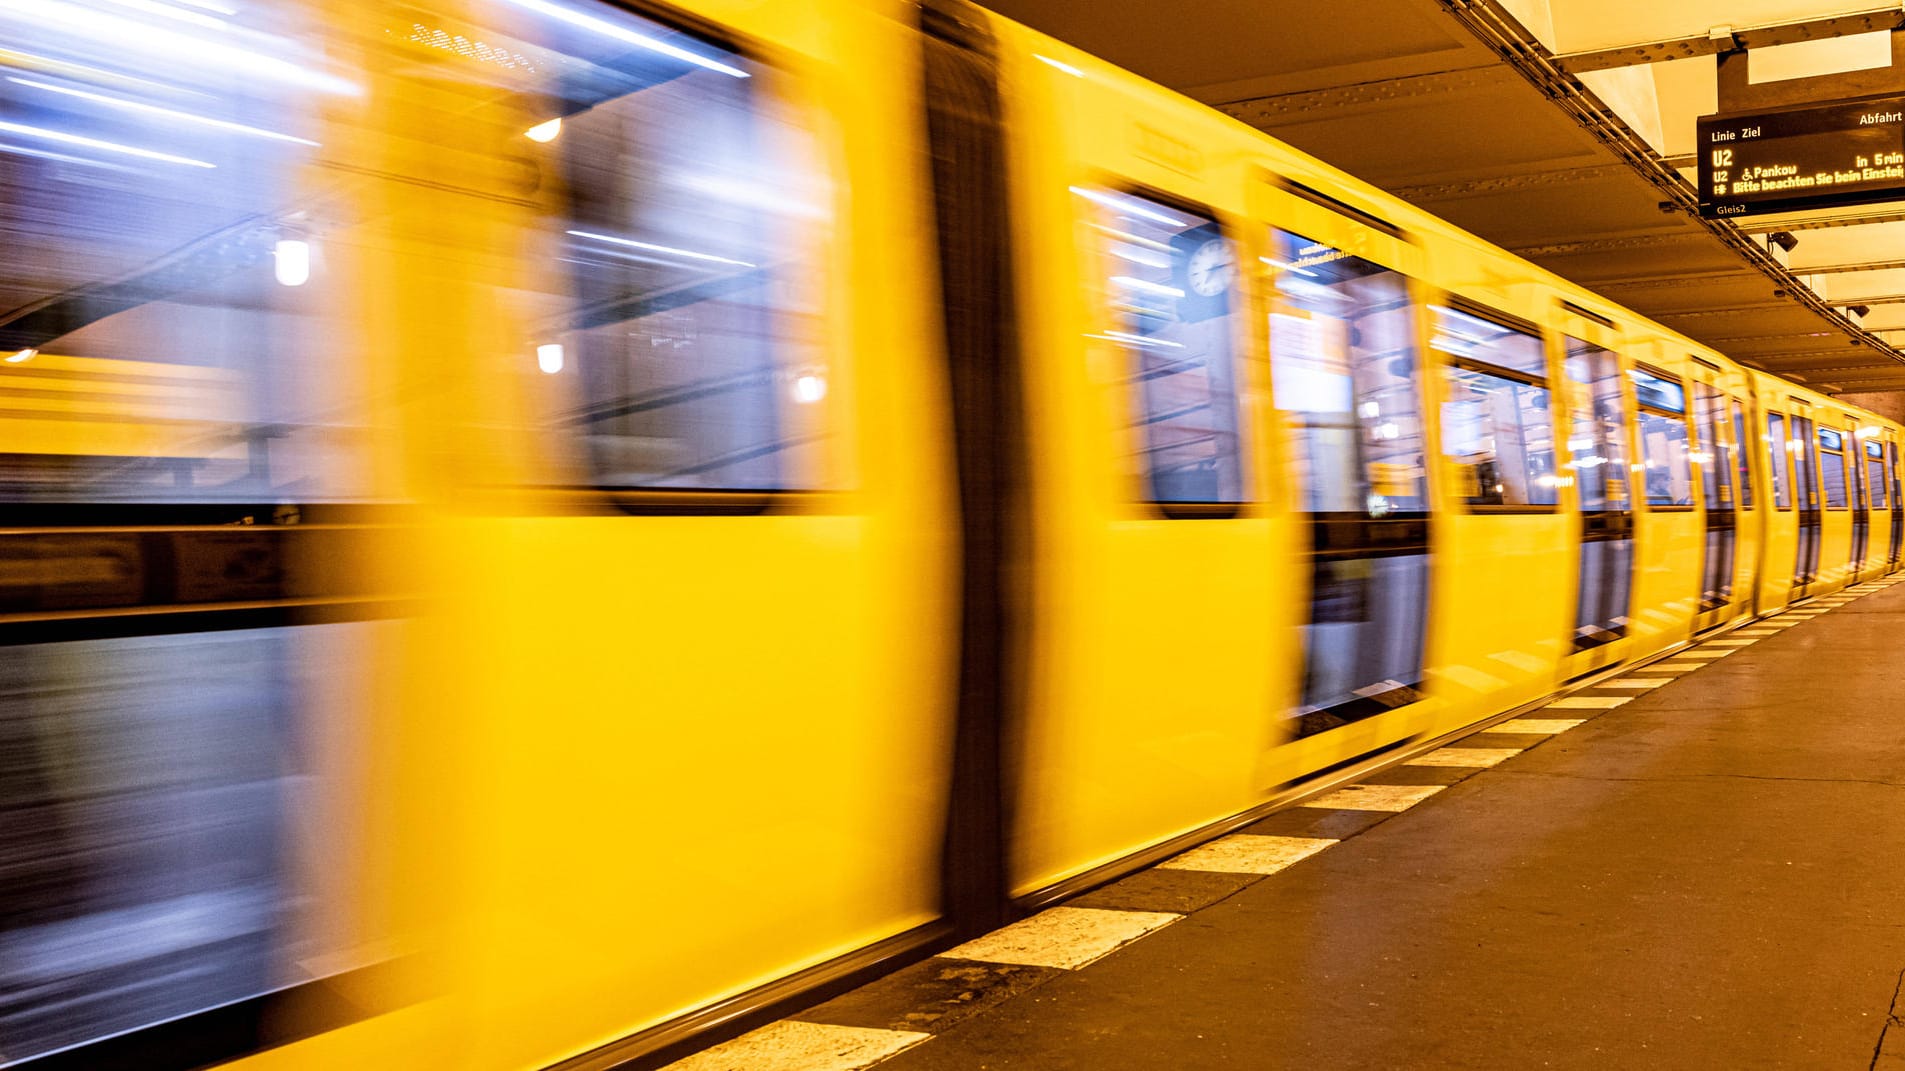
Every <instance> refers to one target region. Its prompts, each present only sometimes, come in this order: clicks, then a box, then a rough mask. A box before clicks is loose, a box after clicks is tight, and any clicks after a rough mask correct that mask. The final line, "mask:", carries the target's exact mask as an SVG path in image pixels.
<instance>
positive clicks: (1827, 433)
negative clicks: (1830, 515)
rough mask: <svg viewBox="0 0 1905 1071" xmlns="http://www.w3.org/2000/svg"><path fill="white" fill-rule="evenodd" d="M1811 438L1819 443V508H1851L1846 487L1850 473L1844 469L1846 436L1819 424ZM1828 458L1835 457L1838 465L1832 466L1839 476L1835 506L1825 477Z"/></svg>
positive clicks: (1850, 498) (1850, 494) (1848, 489)
mask: <svg viewBox="0 0 1905 1071" xmlns="http://www.w3.org/2000/svg"><path fill="white" fill-rule="evenodd" d="M1813 437H1814V438H1815V439H1817V440H1818V443H1819V455H1820V457H1819V503H1820V508H1821V509H1828V510H1846V509H1849V508H1851V500H1852V492H1851V488H1850V487H1849V486H1848V479H1849V478H1850V476H1851V473H1849V472H1848V471H1847V469H1846V450H1845V447H1846V434H1845V432H1843V431H1841V430H1840V429H1838V428H1829V427H1826V426H1825V425H1824V424H1819V425H1816V426H1815V428H1814V430H1813ZM1829 457H1836V458H1838V459H1839V463H1838V465H1836V466H1834V468H1835V469H1836V471H1837V472H1838V475H1839V483H1838V492H1839V495H1838V502H1837V504H1834V502H1833V484H1832V481H1830V480H1829V479H1827V477H1826V467H1827V465H1828V464H1829V462H1828V461H1827V458H1829Z"/></svg>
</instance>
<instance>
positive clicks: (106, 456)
mask: <svg viewBox="0 0 1905 1071" xmlns="http://www.w3.org/2000/svg"><path fill="white" fill-rule="evenodd" d="M181 10H182V9H174V8H171V7H168V6H165V5H159V4H131V3H128V4H122V5H107V6H105V7H95V6H92V5H73V4H67V3H32V4H5V5H0V39H4V40H5V42H6V52H5V53H4V56H5V63H6V64H7V65H8V67H7V71H8V74H9V76H8V77H6V78H4V79H0V113H4V114H3V115H0V118H3V119H4V120H5V122H4V124H3V128H4V133H3V134H0V190H4V196H0V247H3V248H4V249H5V250H6V254H5V256H4V257H0V310H4V313H5V315H4V317H0V319H4V320H5V323H4V325H0V357H4V360H5V363H4V364H0V407H3V408H5V409H7V410H8V411H9V412H10V413H12V414H15V415H16V416H19V415H24V414H40V415H42V417H43V418H44V419H40V420H19V421H18V422H17V423H16V424H15V425H14V426H13V427H12V428H11V429H10V435H9V441H8V443H7V444H6V446H5V447H4V448H3V449H0V501H18V500H22V499H39V500H62V501H75V500H79V501H91V502H113V501H128V500H130V501H140V502H216V501H243V502H283V501H312V500H335V499H343V498H354V497H360V496H362V495H364V494H366V493H367V492H368V490H369V489H368V474H367V465H366V457H365V453H364V451H363V449H362V438H361V436H360V434H359V432H358V429H357V428H355V427H353V422H354V421H356V420H357V419H358V418H359V414H361V413H362V412H363V411H364V408H365V406H364V402H363V401H362V397H363V391H364V384H363V383H362V382H361V380H360V378H359V375H358V368H357V366H356V365H355V364H354V363H353V362H352V361H346V360H340V359H339V358H340V356H344V355H341V354H339V353H338V352H337V350H336V348H335V346H334V344H333V343H332V341H331V340H329V339H328V338H327V337H326V331H325V324H326V318H327V317H328V316H330V315H333V314H334V310H335V308H336V303H337V302H338V301H340V300H341V299H342V298H343V296H344V295H346V294H347V293H348V288H347V281H346V280H341V279H339V278H337V276H336V273H335V272H333V270H332V267H331V261H330V260H329V258H327V256H326V242H325V234H326V232H327V227H329V226H330V222H331V221H330V216H332V215H334V214H335V213H334V212H331V211H327V210H325V209H324V208H323V207H321V206H319V205H314V204H313V203H312V199H311V198H310V197H309V196H308V193H307V191H306V188H305V185H306V184H307V183H308V182H309V181H310V179H311V177H312V175H311V173H312V172H313V170H314V169H315V167H316V161H317V159H318V157H319V156H320V154H330V153H335V152H336V150H337V147H335V146H332V147H330V148H326V147H325V146H323V145H321V144H320V139H321V138H323V137H324V136H325V135H324V132H323V131H322V130H321V129H319V120H320V116H321V114H322V112H323V110H324V109H326V108H330V107H335V106H336V104H335V102H338V101H341V100H345V99H348V98H350V97H352V96H355V95H358V94H361V93H362V91H363V90H362V86H361V85H359V84H358V83H357V82H356V81H354V80H353V79H352V78H350V77H348V76H347V75H346V74H341V73H339V72H338V71H335V70H333V69H330V68H329V67H327V66H326V65H325V64H324V62H323V60H322V50H321V49H316V48H312V47H311V46H310V42H312V41H313V40H317V39H321V38H322V36H323V26H322V25H321V24H320V23H318V22H317V21H316V20H315V19H313V18H308V17H307V15H308V14H310V13H309V12H308V11H307V10H306V9H305V8H304V7H303V6H301V5H293V4H281V3H273V4H245V5H238V6H235V7H232V8H229V9H228V8H226V7H225V6H224V5H218V10H220V11H226V12H228V14H227V15H224V16H221V17H219V18H216V19H214V18H213V17H212V16H209V15H204V14H196V13H189V12H187V13H180V11H181ZM181 20H183V21H181ZM201 24H203V25H204V28H203V29H195V28H193V27H197V26H199V25H201ZM187 57H190V58H189V60H188V59H187ZM129 71H137V72H138V76H137V77H129V76H128V74H127V73H126V72H129Z"/></svg>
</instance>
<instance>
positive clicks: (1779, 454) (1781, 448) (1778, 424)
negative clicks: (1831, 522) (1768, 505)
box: [1766, 413, 1793, 509]
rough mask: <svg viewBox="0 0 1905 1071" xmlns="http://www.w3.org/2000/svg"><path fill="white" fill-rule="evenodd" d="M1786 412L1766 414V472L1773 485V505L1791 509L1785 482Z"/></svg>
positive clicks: (1788, 490) (1790, 500) (1786, 453)
mask: <svg viewBox="0 0 1905 1071" xmlns="http://www.w3.org/2000/svg"><path fill="white" fill-rule="evenodd" d="M1789 453H1791V451H1790V450H1789V449H1788V448H1787V446H1786V414H1784V413H1768V414H1766V472H1767V474H1768V476H1770V477H1771V480H1772V485H1773V506H1774V507H1775V508H1777V509H1792V508H1793V499H1792V491H1791V490H1790V489H1789V486H1788V484H1787V483H1786V457H1787V455H1788V454H1789Z"/></svg>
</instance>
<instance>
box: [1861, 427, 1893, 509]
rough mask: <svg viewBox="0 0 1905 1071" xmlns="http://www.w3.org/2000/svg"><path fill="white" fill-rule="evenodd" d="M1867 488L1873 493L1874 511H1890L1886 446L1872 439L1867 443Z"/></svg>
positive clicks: (1872, 505) (1872, 506)
mask: <svg viewBox="0 0 1905 1071" xmlns="http://www.w3.org/2000/svg"><path fill="white" fill-rule="evenodd" d="M1865 486H1866V487H1867V488H1869V489H1870V491H1871V496H1870V497H1871V499H1872V503H1871V508H1872V509H1889V508H1890V505H1889V501H1888V499H1887V498H1886V495H1885V446H1884V444H1883V443H1879V442H1876V441H1874V440H1871V439H1867V440H1866V441H1865Z"/></svg>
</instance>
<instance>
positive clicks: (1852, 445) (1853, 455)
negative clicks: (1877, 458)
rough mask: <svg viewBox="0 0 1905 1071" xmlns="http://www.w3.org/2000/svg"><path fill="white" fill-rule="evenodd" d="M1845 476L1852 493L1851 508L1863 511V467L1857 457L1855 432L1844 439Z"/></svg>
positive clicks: (1857, 443)
mask: <svg viewBox="0 0 1905 1071" xmlns="http://www.w3.org/2000/svg"><path fill="white" fill-rule="evenodd" d="M1845 475H1846V485H1847V487H1849V488H1850V489H1851V491H1852V508H1853V509H1855V510H1863V509H1865V465H1864V463H1863V462H1862V461H1861V459H1860V457H1859V440H1858V434H1857V432H1856V431H1854V432H1853V433H1852V434H1850V435H1848V436H1847V437H1846V450H1845Z"/></svg>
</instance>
